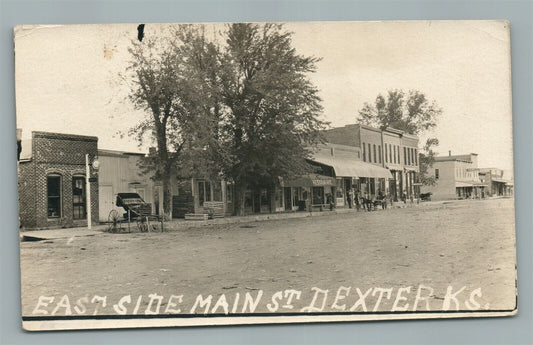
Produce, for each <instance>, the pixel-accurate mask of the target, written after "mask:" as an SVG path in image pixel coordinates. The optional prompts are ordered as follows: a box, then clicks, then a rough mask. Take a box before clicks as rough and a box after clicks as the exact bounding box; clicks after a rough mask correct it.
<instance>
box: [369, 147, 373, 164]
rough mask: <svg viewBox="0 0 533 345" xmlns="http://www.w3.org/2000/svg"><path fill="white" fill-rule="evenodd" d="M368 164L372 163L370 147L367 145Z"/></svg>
mask: <svg viewBox="0 0 533 345" xmlns="http://www.w3.org/2000/svg"><path fill="white" fill-rule="evenodd" d="M368 162H369V163H372V145H370V144H368Z"/></svg>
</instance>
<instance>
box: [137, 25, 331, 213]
mask: <svg viewBox="0 0 533 345" xmlns="http://www.w3.org/2000/svg"><path fill="white" fill-rule="evenodd" d="M291 35H292V34H291V33H290V32H287V31H285V30H284V29H283V27H282V26H281V25H276V24H231V25H228V26H227V27H226V31H225V32H224V33H223V34H222V37H224V39H225V40H224V41H221V40H219V39H220V36H217V35H215V37H210V38H207V36H208V35H206V34H205V33H204V31H203V27H202V26H190V25H180V26H177V27H174V29H173V30H172V32H171V34H170V35H165V36H161V37H150V36H149V35H146V34H145V37H144V39H143V41H142V42H133V44H132V47H131V48H130V53H131V55H132V62H131V64H130V66H129V70H130V71H132V72H133V74H134V82H135V84H134V85H135V86H134V87H133V88H132V92H131V96H130V99H131V101H132V102H133V103H134V104H135V106H136V107H137V108H139V109H143V110H145V111H146V118H145V120H144V121H143V122H141V123H139V124H138V125H136V126H135V127H133V128H132V130H131V133H132V134H133V135H135V136H136V137H137V138H138V140H139V142H143V139H145V138H146V134H147V132H151V133H152V136H153V137H154V138H155V139H156V144H157V151H156V152H154V153H153V154H151V155H150V156H149V157H148V158H147V159H146V165H147V167H148V168H149V169H155V172H156V173H155V178H156V179H160V180H162V181H163V185H164V191H165V198H164V199H165V200H167V198H168V205H167V202H165V206H164V208H165V213H166V212H167V208H169V207H170V183H169V181H170V177H171V176H173V175H176V176H182V177H191V176H195V177H205V178H214V177H216V176H223V177H225V178H227V179H229V180H232V181H234V182H235V185H236V186H237V187H238V189H237V197H238V198H239V197H242V193H240V192H243V191H244V190H245V189H246V188H249V187H252V188H253V187H267V188H268V187H272V186H273V185H274V184H275V182H276V181H277V180H278V178H279V177H290V176H294V175H296V174H300V173H303V172H306V171H307V170H308V169H309V168H310V167H309V166H308V165H307V163H306V161H305V158H307V157H308V154H309V153H308V151H307V149H306V147H308V146H309V145H312V144H313V143H315V142H316V141H317V140H318V138H319V131H320V130H322V129H324V128H325V125H326V123H324V122H323V121H321V120H320V119H319V115H320V113H321V111H322V107H321V104H320V102H321V100H320V98H319V96H318V90H317V89H316V87H315V86H314V85H312V83H311V82H310V80H309V78H308V74H309V73H312V72H314V71H315V69H316V63H317V62H318V61H319V59H317V58H314V57H305V56H301V55H298V54H297V53H296V51H295V49H294V48H293V47H292V42H291ZM239 193H240V194H239ZM241 200H242V198H241ZM237 204H238V203H237ZM167 206H168V207H167ZM237 206H239V205H237Z"/></svg>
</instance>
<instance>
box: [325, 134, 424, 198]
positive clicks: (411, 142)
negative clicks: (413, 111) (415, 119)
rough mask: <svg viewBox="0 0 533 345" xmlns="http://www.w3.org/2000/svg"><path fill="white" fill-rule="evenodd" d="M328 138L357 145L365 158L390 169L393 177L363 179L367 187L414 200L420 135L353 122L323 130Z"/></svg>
mask: <svg viewBox="0 0 533 345" xmlns="http://www.w3.org/2000/svg"><path fill="white" fill-rule="evenodd" d="M323 134H324V137H325V139H326V141H328V142H329V143H332V144H342V145H347V146H353V147H357V148H358V149H359V150H360V152H361V154H360V157H361V160H362V161H363V162H365V163H369V164H372V165H375V166H380V167H382V168H386V169H388V170H389V171H390V175H391V176H390V177H389V178H376V177H367V178H362V179H360V183H361V184H362V186H363V189H364V188H366V189H367V190H368V192H369V193H370V194H372V195H375V191H376V190H382V191H384V192H385V193H387V194H388V195H390V196H391V198H392V200H394V201H400V200H406V199H414V198H416V197H417V196H418V193H419V190H418V184H417V178H418V172H419V162H418V137H417V136H414V135H410V134H407V133H405V132H403V131H400V130H397V129H394V128H386V129H383V130H382V129H378V128H373V127H370V126H365V125H359V124H353V125H346V126H344V127H338V128H332V129H329V130H326V131H324V132H323Z"/></svg>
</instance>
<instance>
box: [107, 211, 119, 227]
mask: <svg viewBox="0 0 533 345" xmlns="http://www.w3.org/2000/svg"><path fill="white" fill-rule="evenodd" d="M120 230H122V220H121V217H120V214H119V213H118V212H117V210H111V212H109V216H108V217H107V231H108V232H119V231H120Z"/></svg>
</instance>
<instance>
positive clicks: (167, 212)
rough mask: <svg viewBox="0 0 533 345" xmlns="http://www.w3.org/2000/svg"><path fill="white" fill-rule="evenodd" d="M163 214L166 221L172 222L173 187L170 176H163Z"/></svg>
mask: <svg viewBox="0 0 533 345" xmlns="http://www.w3.org/2000/svg"><path fill="white" fill-rule="evenodd" d="M162 182H163V213H164V216H165V220H172V186H171V184H170V176H168V175H167V174H165V176H163V181H162Z"/></svg>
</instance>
